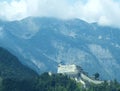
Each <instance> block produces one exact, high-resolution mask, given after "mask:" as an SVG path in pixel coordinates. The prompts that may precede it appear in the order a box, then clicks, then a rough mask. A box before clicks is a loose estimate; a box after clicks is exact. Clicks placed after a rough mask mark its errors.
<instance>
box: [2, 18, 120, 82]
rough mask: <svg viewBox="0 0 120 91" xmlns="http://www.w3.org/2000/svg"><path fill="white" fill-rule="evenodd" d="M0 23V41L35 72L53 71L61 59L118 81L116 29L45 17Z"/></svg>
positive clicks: (118, 43)
mask: <svg viewBox="0 0 120 91" xmlns="http://www.w3.org/2000/svg"><path fill="white" fill-rule="evenodd" d="M0 27H1V28H0V45H1V46H2V47H5V48H7V49H8V50H10V51H11V52H12V53H13V54H14V55H16V56H17V57H18V58H19V59H20V61H21V62H22V63H23V64H25V65H27V66H29V67H30V68H32V69H34V70H35V71H37V72H38V73H41V72H45V71H53V72H56V70H57V65H58V63H60V62H63V63H65V64H77V65H80V66H82V68H83V69H84V70H85V71H87V72H88V73H89V74H90V75H92V74H94V73H96V72H98V73H100V74H101V78H103V79H117V80H119V81H120V78H119V77H120V62H119V60H120V56H119V54H120V41H119V40H120V36H119V35H120V29H117V28H111V27H105V26H99V25H97V24H95V23H94V24H90V23H87V22H84V21H82V20H79V19H72V20H59V19H55V18H45V17H43V18H31V17H29V18H26V19H23V20H21V21H13V22H7V21H4V22H3V21H1V23H0Z"/></svg>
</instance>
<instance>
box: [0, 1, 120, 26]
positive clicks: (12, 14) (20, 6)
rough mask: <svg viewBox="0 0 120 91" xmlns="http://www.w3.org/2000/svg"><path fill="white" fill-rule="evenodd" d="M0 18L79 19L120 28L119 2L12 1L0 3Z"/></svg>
mask: <svg viewBox="0 0 120 91" xmlns="http://www.w3.org/2000/svg"><path fill="white" fill-rule="evenodd" d="M0 7H1V8H0V18H1V19H6V20H20V19H23V18H25V17H28V16H40V17H42V16H46V17H57V18H62V19H71V18H80V19H83V20H85V21H87V22H98V24H100V25H108V26H114V27H119V28H120V12H119V10H120V2H119V0H76V1H75V0H17V1H16V0H12V1H11V2H7V1H2V2H0Z"/></svg>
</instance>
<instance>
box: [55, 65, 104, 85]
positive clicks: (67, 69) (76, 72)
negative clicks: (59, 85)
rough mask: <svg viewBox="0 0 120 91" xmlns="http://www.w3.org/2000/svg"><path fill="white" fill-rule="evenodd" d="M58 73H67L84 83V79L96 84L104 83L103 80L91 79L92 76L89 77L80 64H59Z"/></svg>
mask: <svg viewBox="0 0 120 91" xmlns="http://www.w3.org/2000/svg"><path fill="white" fill-rule="evenodd" d="M57 73H59V74H64V75H67V76H69V77H71V78H74V79H76V81H78V82H82V83H83V82H84V81H87V82H90V83H94V84H101V83H103V81H99V80H94V79H91V78H90V77H88V76H87V75H86V74H85V73H84V71H83V69H82V68H81V67H80V66H77V65H74V64H72V65H61V64H59V65H58V71H57ZM84 84H85V83H84Z"/></svg>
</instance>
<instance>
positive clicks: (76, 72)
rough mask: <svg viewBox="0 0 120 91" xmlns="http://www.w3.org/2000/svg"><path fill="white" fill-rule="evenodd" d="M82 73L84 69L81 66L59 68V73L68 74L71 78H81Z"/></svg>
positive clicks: (60, 66)
mask: <svg viewBox="0 0 120 91" xmlns="http://www.w3.org/2000/svg"><path fill="white" fill-rule="evenodd" d="M81 72H82V68H81V67H80V66H76V65H74V64H72V65H61V64H59V66H58V72H57V73H61V74H66V75H68V76H70V77H76V78H77V77H80V73H81Z"/></svg>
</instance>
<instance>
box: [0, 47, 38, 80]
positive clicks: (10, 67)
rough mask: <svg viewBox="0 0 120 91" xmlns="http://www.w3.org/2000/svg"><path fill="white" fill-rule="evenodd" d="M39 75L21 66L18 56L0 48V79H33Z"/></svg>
mask: <svg viewBox="0 0 120 91" xmlns="http://www.w3.org/2000/svg"><path fill="white" fill-rule="evenodd" d="M36 76H37V74H36V73H35V72H34V71H33V70H31V69H29V68H27V67H26V66H24V65H23V64H21V63H20V62H19V60H18V59H17V57H16V56H14V55H12V54H11V53H10V52H8V51H7V50H5V49H3V48H1V47H0V77H2V78H3V79H6V78H14V79H31V78H34V77H36Z"/></svg>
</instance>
